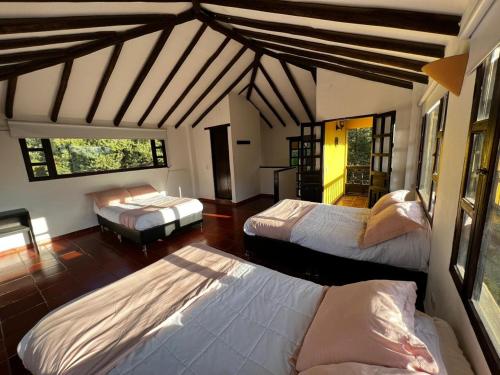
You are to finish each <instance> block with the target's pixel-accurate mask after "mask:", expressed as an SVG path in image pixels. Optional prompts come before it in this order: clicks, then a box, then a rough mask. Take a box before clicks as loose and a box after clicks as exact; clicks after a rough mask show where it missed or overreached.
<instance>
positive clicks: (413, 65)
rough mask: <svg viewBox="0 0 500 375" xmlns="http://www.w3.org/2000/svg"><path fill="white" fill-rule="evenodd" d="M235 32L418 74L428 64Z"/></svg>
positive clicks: (327, 45) (273, 35) (332, 46)
mask: <svg viewBox="0 0 500 375" xmlns="http://www.w3.org/2000/svg"><path fill="white" fill-rule="evenodd" d="M235 32H237V33H239V34H241V35H243V36H246V37H249V38H254V39H258V40H261V41H265V42H275V43H281V44H286V45H290V46H294V47H299V48H303V49H309V50H314V51H318V52H325V53H330V54H333V55H341V56H346V57H350V58H354V59H359V60H366V61H371V62H376V63H379V64H386V65H392V66H396V67H399V68H404V69H410V70H414V71H416V72H421V70H422V67H423V66H424V65H425V64H427V61H423V60H414V59H408V58H404V57H399V56H394V55H385V54H382V53H378V52H371V51H366V50H362V49H356V48H348V47H341V46H337V45H333V44H325V43H319V42H313V41H310V40H305V39H296V38H290V37H286V36H281V35H275V34H268V33H267V34H266V33H261V32H258V31H250V30H243V29H238V28H235Z"/></svg>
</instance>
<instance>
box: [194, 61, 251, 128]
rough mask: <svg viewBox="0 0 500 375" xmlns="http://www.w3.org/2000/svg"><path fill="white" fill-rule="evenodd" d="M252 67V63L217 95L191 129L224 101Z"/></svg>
mask: <svg viewBox="0 0 500 375" xmlns="http://www.w3.org/2000/svg"><path fill="white" fill-rule="evenodd" d="M253 66H254V63H253V61H252V62H251V63H250V64H248V66H247V67H246V68H245V69H244V70H243V72H241V74H240V75H239V76H238V77H237V78H236V79H235V80H234V81H233V82H232V83H231V84H230V85H229V87H228V88H227V89H226V90H224V92H223V93H222V94H221V95H219V97H218V98H217V99H215V100H214V101H213V102H212V104H211V105H210V106H209V107H208V108H207V109H206V110H205V111H204V112H203V113H202V114H201V115H200V116H198V118H197V119H196V120H195V121H194V122H193V124H192V125H191V127H192V128H195V127H196V126H197V125H198V124H199V123H200V122H201V120H203V119H204V118H205V116H206V115H208V114H209V113H210V111H211V110H212V109H214V107H215V106H216V105H217V104H219V102H220V101H221V100H222V99H224V98H225V97H226V96H227V95H229V93H230V92H231V90H232V89H234V88H235V87H236V85H237V84H238V83H240V81H241V80H242V79H243V78H245V76H246V75H247V74H248V72H250V70H252V68H253Z"/></svg>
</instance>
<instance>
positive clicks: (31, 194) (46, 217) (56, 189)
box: [0, 130, 193, 250]
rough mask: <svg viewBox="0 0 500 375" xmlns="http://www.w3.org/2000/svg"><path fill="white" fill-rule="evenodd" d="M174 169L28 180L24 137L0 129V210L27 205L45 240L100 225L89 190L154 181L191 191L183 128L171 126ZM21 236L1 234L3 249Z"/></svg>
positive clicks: (169, 143)
mask: <svg viewBox="0 0 500 375" xmlns="http://www.w3.org/2000/svg"><path fill="white" fill-rule="evenodd" d="M168 134H169V135H168V139H167V150H168V158H169V161H170V163H171V168H169V169H165V168H162V169H147V170H140V171H130V172H119V173H110V174H103V175H94V176H85V177H73V178H65V179H59V180H51V181H37V182H29V181H28V176H27V173H26V168H25V165H24V161H23V158H22V154H21V148H20V146H19V141H18V140H17V139H15V138H11V137H10V135H9V133H8V132H7V131H5V130H2V131H0V160H2V163H0V175H1V176H3V177H2V181H1V184H0V211H5V210H9V209H15V208H27V209H28V210H29V211H30V214H31V217H32V219H33V224H34V230H35V234H36V235H37V237H38V239H40V240H45V239H49V238H50V237H54V236H59V235H62V234H66V233H69V232H73V231H76V230H80V229H84V228H88V227H92V226H94V225H97V220H96V216H95V214H94V212H93V210H92V202H91V200H90V199H89V198H88V197H87V196H86V195H85V194H86V193H90V192H93V191H98V190H103V189H107V188H111V187H115V186H133V185H138V184H151V185H153V186H154V187H155V188H157V189H158V190H161V191H166V192H168V193H169V194H171V195H179V194H180V193H182V195H183V196H192V194H193V191H192V183H191V176H190V172H189V169H190V168H189V158H188V157H187V155H185V154H184V151H183V150H184V149H185V145H186V142H187V140H186V135H185V133H184V132H177V133H174V132H169V133H168ZM24 243H25V242H24V239H23V237H22V236H14V237H5V238H3V239H0V250H4V249H8V248H13V247H17V246H22V245H24Z"/></svg>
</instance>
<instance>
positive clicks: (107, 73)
mask: <svg viewBox="0 0 500 375" xmlns="http://www.w3.org/2000/svg"><path fill="white" fill-rule="evenodd" d="M122 47H123V43H118V44H117V45H115V47H114V48H113V52H112V54H111V56H110V58H109V60H108V65H107V66H106V70H104V73H103V74H102V77H101V81H100V82H99V86H97V90H96V92H95V95H94V99H93V100H92V104H91V105H90V108H89V111H88V113H87V117H86V118H85V119H86V121H87V122H88V123H89V124H90V123H91V122H92V121H93V120H94V116H95V113H96V112H97V108H99V103H100V102H101V99H102V95H103V94H104V90H106V86H107V85H108V82H109V79H110V78H111V74H112V73H113V70H114V69H115V66H116V63H117V61H118V58H119V57H120V53H121V51H122Z"/></svg>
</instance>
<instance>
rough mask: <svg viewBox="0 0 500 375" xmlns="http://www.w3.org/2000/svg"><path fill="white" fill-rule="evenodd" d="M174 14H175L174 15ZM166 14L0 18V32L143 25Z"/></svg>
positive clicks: (158, 19)
mask: <svg viewBox="0 0 500 375" xmlns="http://www.w3.org/2000/svg"><path fill="white" fill-rule="evenodd" d="M174 16H175V15H174ZM171 17H172V15H168V14H138V15H136V14H123V15H92V16H64V17H36V18H0V34H18V33H33V32H39V31H53V30H70V29H83V28H91V27H107V26H122V25H144V24H150V23H158V22H160V23H161V22H167V21H168V20H169V19H171Z"/></svg>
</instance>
